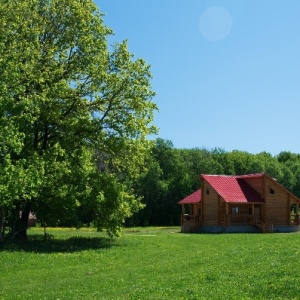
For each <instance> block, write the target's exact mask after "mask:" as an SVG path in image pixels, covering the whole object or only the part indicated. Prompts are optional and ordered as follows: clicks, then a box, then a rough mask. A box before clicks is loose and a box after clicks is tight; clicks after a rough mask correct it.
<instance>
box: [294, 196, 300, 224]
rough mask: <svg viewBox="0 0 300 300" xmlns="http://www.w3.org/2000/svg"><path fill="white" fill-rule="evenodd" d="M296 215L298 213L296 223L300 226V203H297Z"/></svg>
mask: <svg viewBox="0 0 300 300" xmlns="http://www.w3.org/2000/svg"><path fill="white" fill-rule="evenodd" d="M295 213H296V221H297V222H296V223H297V225H299V203H298V202H297V203H296V211H295Z"/></svg>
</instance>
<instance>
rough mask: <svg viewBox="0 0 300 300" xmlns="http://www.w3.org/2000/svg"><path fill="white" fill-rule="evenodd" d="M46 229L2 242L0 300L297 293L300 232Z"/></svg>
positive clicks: (292, 296) (299, 294)
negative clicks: (117, 233)
mask: <svg viewBox="0 0 300 300" xmlns="http://www.w3.org/2000/svg"><path fill="white" fill-rule="evenodd" d="M48 233H50V234H51V235H53V238H52V239H50V240H48V241H47V242H46V243H44V242H43V241H42V230H41V229H38V228H36V229H31V230H30V240H31V243H28V244H22V243H19V244H10V245H5V246H4V247H2V248H0V265H1V269H0V299H4V300H8V299H14V300H15V299H34V300H35V299H51V300H52V299H61V300H65V299H300V273H299V271H298V264H299V252H300V247H299V245H300V233H290V234H182V233H179V228H178V227H172V228H134V229H133V228H132V229H126V230H124V232H123V236H122V237H121V238H117V239H112V240H110V239H108V238H107V237H106V236H105V234H103V233H97V232H95V231H93V230H88V229H85V230H78V231H77V230H73V229H49V230H48Z"/></svg>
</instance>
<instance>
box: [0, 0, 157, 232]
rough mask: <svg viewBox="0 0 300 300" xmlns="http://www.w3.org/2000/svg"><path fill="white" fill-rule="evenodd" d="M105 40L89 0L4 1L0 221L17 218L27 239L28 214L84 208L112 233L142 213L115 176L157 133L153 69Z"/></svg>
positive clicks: (49, 216) (45, 216)
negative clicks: (151, 71) (136, 214)
mask: <svg viewBox="0 0 300 300" xmlns="http://www.w3.org/2000/svg"><path fill="white" fill-rule="evenodd" d="M111 34H112V31H111V30H110V29H109V28H107V27H106V26H105V25H104V23H103V16H102V15H101V13H100V12H99V10H98V8H97V6H96V5H95V4H94V3H93V1H91V0H30V1H29V0H25V1H24V0H22V1H21V0H3V1H1V2H0V70H1V78H0V129H1V130H0V159H1V166H0V172H1V175H2V176H1V177H0V195H1V197H0V208H1V214H0V216H1V220H2V219H4V217H5V216H6V217H7V216H9V215H10V216H12V215H13V214H15V220H17V222H13V223H14V226H15V227H16V228H18V229H17V231H19V233H23V237H26V230H24V229H25V228H26V222H27V218H28V213H29V211H30V210H33V211H34V212H36V213H37V216H38V217H39V216H40V218H41V219H42V220H43V222H44V223H47V222H48V223H49V222H50V223H51V222H53V218H54V219H57V218H66V216H68V218H70V219H73V217H72V216H74V214H75V212H76V210H78V208H82V210H84V207H89V209H90V210H91V211H92V214H93V216H94V217H95V218H96V219H97V224H98V226H99V227H101V226H105V227H106V228H108V229H109V232H111V233H117V229H118V228H119V226H120V224H121V222H122V221H123V219H124V217H126V216H129V215H130V214H131V212H132V211H133V210H136V209H138V206H139V201H138V200H137V199H135V198H134V197H133V196H132V195H130V193H128V192H127V191H126V188H125V186H124V185H123V184H122V183H121V182H120V180H119V179H118V178H119V177H120V174H122V176H133V175H134V174H136V172H137V171H138V169H139V166H140V165H141V164H142V163H143V159H144V157H145V154H146V153H147V150H148V148H149V145H150V142H149V141H148V139H147V136H148V135H149V134H153V133H155V132H156V129H155V127H154V126H153V125H152V121H153V111H154V110H155V109H156V105H155V104H154V103H153V102H152V98H153V96H154V92H153V91H152V89H151V86H150V80H151V73H150V70H149V66H148V65H147V64H146V63H145V62H144V60H142V59H134V57H133V55H132V54H130V53H129V51H128V49H127V43H126V42H121V43H119V44H115V45H114V46H113V47H110V45H108V37H109V35H111ZM95 150H97V151H95ZM95 153H97V154H98V155H95ZM99 157H100V158H99ZM99 159H100V160H101V163H102V165H103V166H105V167H104V168H103V169H100V171H99V170H98V169H97V168H96V166H97V163H96V162H97V161H98V162H99ZM107 166H110V167H109V168H108V167H107ZM19 211H21V212H22V217H21V218H19ZM18 223H20V224H18ZM0 224H2V222H0ZM2 227H3V226H2ZM2 229H3V228H0V231H1V232H2ZM15 231H16V230H15Z"/></svg>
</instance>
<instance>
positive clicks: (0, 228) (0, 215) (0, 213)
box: [0, 207, 5, 243]
mask: <svg viewBox="0 0 300 300" xmlns="http://www.w3.org/2000/svg"><path fill="white" fill-rule="evenodd" d="M4 221H5V213H4V208H3V207H0V243H2V242H3V238H4V237H3V235H4Z"/></svg>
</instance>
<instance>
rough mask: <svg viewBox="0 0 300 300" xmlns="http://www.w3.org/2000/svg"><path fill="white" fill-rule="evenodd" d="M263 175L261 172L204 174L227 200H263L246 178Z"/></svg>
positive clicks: (206, 179) (205, 178)
mask: <svg viewBox="0 0 300 300" xmlns="http://www.w3.org/2000/svg"><path fill="white" fill-rule="evenodd" d="M262 176H263V174H261V173H259V174H250V175H242V176H227V175H202V177H203V178H204V180H205V181H207V182H208V183H209V184H210V185H211V186H212V188H213V189H214V190H215V191H216V192H217V193H218V194H219V195H220V196H221V197H222V198H223V199H224V201H226V202H263V199H262V198H261V196H260V194H259V193H258V192H257V191H255V190H254V189H253V188H252V187H251V186H250V185H249V184H248V183H247V182H246V181H245V180H244V179H250V178H259V177H262Z"/></svg>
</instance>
